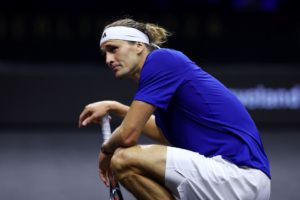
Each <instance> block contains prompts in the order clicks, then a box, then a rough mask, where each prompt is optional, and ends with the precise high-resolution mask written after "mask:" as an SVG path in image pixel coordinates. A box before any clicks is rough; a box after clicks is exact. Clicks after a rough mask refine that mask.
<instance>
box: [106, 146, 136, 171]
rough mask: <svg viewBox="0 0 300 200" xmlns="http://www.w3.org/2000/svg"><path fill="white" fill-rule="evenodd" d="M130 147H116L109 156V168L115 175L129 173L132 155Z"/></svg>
mask: <svg viewBox="0 0 300 200" xmlns="http://www.w3.org/2000/svg"><path fill="white" fill-rule="evenodd" d="M132 148H134V147H129V148H121V147H120V148H118V149H116V151H115V152H114V155H113V156H112V158H111V168H112V170H113V172H114V173H115V175H117V176H120V175H121V174H124V173H126V172H127V173H129V172H130V170H131V169H132V168H133V166H132V165H133V163H134V155H133V153H132Z"/></svg>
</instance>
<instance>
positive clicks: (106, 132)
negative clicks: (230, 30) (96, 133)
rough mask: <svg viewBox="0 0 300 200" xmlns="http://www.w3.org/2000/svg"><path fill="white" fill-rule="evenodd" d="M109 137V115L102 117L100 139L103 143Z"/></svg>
mask: <svg viewBox="0 0 300 200" xmlns="http://www.w3.org/2000/svg"><path fill="white" fill-rule="evenodd" d="M110 135H111V129H110V122H109V115H108V114H106V115H104V116H103V117H102V137H103V142H106V141H107V140H108V139H109V137H110Z"/></svg>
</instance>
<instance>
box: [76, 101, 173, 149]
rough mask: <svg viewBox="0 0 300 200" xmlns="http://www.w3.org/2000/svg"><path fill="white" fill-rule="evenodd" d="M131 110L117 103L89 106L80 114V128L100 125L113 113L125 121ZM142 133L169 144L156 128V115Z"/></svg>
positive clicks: (99, 103)
mask: <svg viewBox="0 0 300 200" xmlns="http://www.w3.org/2000/svg"><path fill="white" fill-rule="evenodd" d="M140 103H143V102H140ZM144 104H147V103H144ZM148 105H149V104H148ZM152 107H153V106H152ZM129 108H130V107H129V106H127V105H124V104H122V103H120V102H117V101H99V102H95V103H91V104H89V105H87V106H86V107H85V108H84V110H83V111H82V113H81V114H80V117H79V127H82V126H86V125H88V124H90V123H96V124H99V123H100V118H101V117H103V116H104V115H105V114H106V113H113V114H115V115H117V116H118V117H120V118H122V119H124V118H125V116H126V115H127V112H128V111H129ZM137 109H139V108H137ZM142 132H143V133H144V134H145V135H146V136H148V137H149V138H151V139H153V140H155V141H157V142H159V143H161V144H168V142H167V140H166V139H165V138H164V135H163V134H162V132H161V130H160V129H159V128H158V127H157V126H156V123H155V117H154V115H151V117H149V119H148V121H147V123H146V124H145V126H144V127H143V130H142Z"/></svg>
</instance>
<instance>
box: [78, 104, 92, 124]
mask: <svg viewBox="0 0 300 200" xmlns="http://www.w3.org/2000/svg"><path fill="white" fill-rule="evenodd" d="M90 115H91V112H90V110H89V109H87V108H85V109H84V110H83V111H82V112H81V114H80V115H79V122H78V125H79V127H81V126H82V122H83V121H84V120H85V119H86V118H87V117H88V116H90Z"/></svg>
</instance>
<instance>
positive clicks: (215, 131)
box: [79, 19, 270, 200]
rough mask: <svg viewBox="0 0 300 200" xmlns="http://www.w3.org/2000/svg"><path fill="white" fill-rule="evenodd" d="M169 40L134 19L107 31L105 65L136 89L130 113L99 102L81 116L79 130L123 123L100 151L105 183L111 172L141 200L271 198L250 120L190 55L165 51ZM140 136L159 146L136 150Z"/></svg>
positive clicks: (264, 161)
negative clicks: (108, 117)
mask: <svg viewBox="0 0 300 200" xmlns="http://www.w3.org/2000/svg"><path fill="white" fill-rule="evenodd" d="M167 36H168V32H167V31H166V30H165V29H164V28H162V27H159V26H156V25H153V24H145V23H141V22H136V21H134V20H132V19H122V20H118V21H115V22H113V23H111V24H110V25H108V26H106V27H105V29H104V31H103V34H102V37H101V41H100V48H101V50H102V52H103V53H104V55H105V57H106V63H107V65H108V66H109V67H110V69H111V70H112V71H113V72H114V73H115V77H116V78H122V77H127V78H131V79H133V80H134V81H136V82H137V83H138V89H137V92H136V94H135V97H134V100H133V102H132V104H131V105H130V107H128V106H125V105H123V104H121V103H120V102H116V101H101V102H96V103H93V104H89V105H87V106H86V107H85V109H84V110H83V111H82V113H81V115H80V118H79V126H80V127H81V126H86V125H87V124H89V123H91V122H95V123H99V120H100V118H101V117H103V116H104V115H105V114H107V113H114V114H116V115H118V116H120V117H122V118H124V119H123V121H122V123H121V125H120V126H119V127H118V128H117V129H116V130H115V131H114V132H113V134H112V137H111V138H110V139H109V140H108V141H107V142H106V143H104V144H103V146H102V148H101V152H100V155H99V162H100V165H99V168H100V178H101V180H102V181H103V182H104V183H105V184H106V185H108V182H109V178H108V176H111V174H112V173H113V174H114V176H116V177H117V179H118V180H119V181H120V182H121V183H122V184H123V185H124V187H126V188H127V189H128V190H129V191H130V192H132V193H133V195H134V196H135V197H136V198H137V199H152V200H153V199H160V200H161V199H174V198H175V199H269V196H270V169H269V163H268V159H267V156H266V154H265V152H264V150H263V145H262V142H261V139H260V136H259V133H258V131H257V129H256V127H255V124H254V122H253V120H252V119H251V117H250V115H249V114H248V112H247V111H246V109H245V108H244V106H243V105H242V104H241V103H240V102H239V101H238V99H237V98H236V97H235V96H234V95H233V94H232V93H231V92H230V91H229V90H228V89H227V88H226V87H224V86H223V85H222V84H221V83H220V82H219V81H218V80H216V79H215V78H214V77H212V76H211V75H209V74H208V73H206V72H205V71H203V70H202V69H201V68H200V67H198V66H197V65H196V64H195V63H194V62H192V61H191V60H190V59H189V58H187V57H186V56H185V55H184V54H182V53H181V52H179V51H175V50H171V49H165V48H161V49H160V48H159V47H158V46H159V45H161V44H162V43H163V42H165V41H166V38H167ZM141 133H144V134H145V135H147V136H149V137H150V138H152V139H154V140H156V141H158V142H159V143H160V144H157V145H137V141H138V138H139V136H140V134H141Z"/></svg>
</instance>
